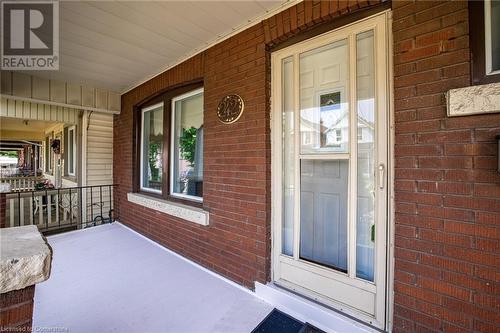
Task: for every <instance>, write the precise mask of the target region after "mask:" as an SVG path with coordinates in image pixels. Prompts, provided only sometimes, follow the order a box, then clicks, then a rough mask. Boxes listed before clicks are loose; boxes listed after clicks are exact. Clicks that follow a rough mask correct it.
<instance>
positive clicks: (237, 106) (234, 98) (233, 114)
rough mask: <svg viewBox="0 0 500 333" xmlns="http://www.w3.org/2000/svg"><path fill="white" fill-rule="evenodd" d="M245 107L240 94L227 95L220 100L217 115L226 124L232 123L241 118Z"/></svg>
mask: <svg viewBox="0 0 500 333" xmlns="http://www.w3.org/2000/svg"><path fill="white" fill-rule="evenodd" d="M244 107H245V104H244V103H243V99H242V98H241V97H240V96H239V95H236V94H233V95H227V96H225V97H224V98H223V99H222V100H221V101H220V102H219V106H218V107H217V117H219V120H220V121H221V122H223V123H224V124H232V123H234V122H236V121H237V120H238V119H240V117H241V115H242V114H243V109H244Z"/></svg>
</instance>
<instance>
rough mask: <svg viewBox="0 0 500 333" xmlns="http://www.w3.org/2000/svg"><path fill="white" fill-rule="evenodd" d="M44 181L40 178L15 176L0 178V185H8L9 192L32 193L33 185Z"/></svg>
mask: <svg viewBox="0 0 500 333" xmlns="http://www.w3.org/2000/svg"><path fill="white" fill-rule="evenodd" d="M42 181H44V178H43V177H42V176H15V177H5V178H0V183H7V184H9V185H10V189H11V191H33V190H34V189H35V185H36V184H37V183H39V182H42Z"/></svg>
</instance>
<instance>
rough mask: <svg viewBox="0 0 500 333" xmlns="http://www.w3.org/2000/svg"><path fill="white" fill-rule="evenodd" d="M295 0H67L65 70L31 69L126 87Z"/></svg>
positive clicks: (60, 77)
mask: <svg viewBox="0 0 500 333" xmlns="http://www.w3.org/2000/svg"><path fill="white" fill-rule="evenodd" d="M294 2H296V1H295V0H251V1H134V2H130V1H61V2H60V9H59V10H60V15H59V17H60V21H59V22H60V23H59V24H60V70H59V71H36V72H35V71H33V72H31V74H33V75H35V76H39V77H43V78H48V79H54V80H61V81H66V82H74V83H77V84H82V85H88V86H93V87H97V88H103V89H107V90H111V91H116V92H119V93H123V92H125V91H127V90H129V89H130V88H132V87H135V86H137V85H138V84H140V83H142V82H144V81H146V80H147V79H149V78H151V77H153V76H154V75H157V74H159V73H161V72H162V71H163V70H165V69H167V68H168V67H170V66H172V65H174V64H176V63H178V62H179V61H180V60H183V59H185V58H187V57H189V56H190V55H193V54H195V53H197V52H199V51H200V50H203V49H205V48H207V47H208V46H209V45H212V44H213V43H214V42H216V41H218V40H221V39H223V38H225V37H227V36H228V35H231V34H232V33H234V32H235V31H238V30H240V29H243V28H244V27H247V26H249V25H251V24H252V23H256V22H258V21H260V20H261V19H262V18H264V17H266V16H269V15H271V14H272V13H275V12H277V11H279V10H281V9H282V8H284V7H288V6H289V5H291V4H292V3H294Z"/></svg>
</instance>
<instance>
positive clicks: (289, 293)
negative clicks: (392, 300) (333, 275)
mask: <svg viewBox="0 0 500 333" xmlns="http://www.w3.org/2000/svg"><path fill="white" fill-rule="evenodd" d="M255 294H256V295H257V296H258V297H259V298H261V299H263V300H264V301H266V302H268V303H270V304H271V305H273V306H274V307H276V308H277V309H278V310H280V311H283V312H285V313H287V314H289V315H291V316H292V317H294V318H297V319H298V320H301V321H303V322H309V323H311V324H312V325H314V326H316V327H318V328H320V329H322V330H324V331H325V332H339V333H343V332H350V333H367V332H370V333H380V332H384V331H383V330H380V329H378V328H376V327H373V326H370V325H368V324H366V323H364V322H361V321H359V320H358V319H356V318H354V317H352V316H349V315H346V314H345V313H342V312H340V311H338V310H336V309H333V308H331V307H329V306H328V305H325V304H322V303H319V302H317V301H315V300H312V299H310V298H308V297H306V296H304V295H299V294H298V293H296V292H294V291H293V290H290V289H288V288H285V287H282V286H279V285H277V284H275V283H272V282H271V283H268V284H262V283H259V282H255Z"/></svg>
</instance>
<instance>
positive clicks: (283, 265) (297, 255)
mask: <svg viewBox="0 0 500 333" xmlns="http://www.w3.org/2000/svg"><path fill="white" fill-rule="evenodd" d="M387 45H388V40H387V24H386V13H383V14H380V15H378V16H375V17H372V18H369V19H366V20H363V21H360V22H357V23H354V24H352V25H349V26H347V27H343V28H341V29H338V30H335V31H332V32H329V33H326V34H323V35H321V36H318V37H315V38H313V39H310V40H307V41H305V42H301V43H298V44H295V45H293V46H290V47H287V48H285V49H282V50H279V51H276V52H274V53H273V54H272V89H273V90H272V132H273V141H272V154H273V159H272V173H273V177H272V179H273V187H272V196H273V242H272V243H273V280H274V282H275V283H277V284H279V285H282V286H284V287H286V288H289V289H293V290H295V291H296V292H298V293H300V294H303V295H305V296H307V297H308V298H311V299H315V300H317V301H318V302H320V303H324V304H326V305H328V306H331V307H334V308H336V309H339V310H341V311H344V312H346V313H348V314H350V315H353V316H355V317H357V318H359V319H361V320H363V321H365V322H368V323H370V324H372V325H374V326H377V327H379V328H385V309H386V306H385V298H386V295H385V294H386V293H385V290H386V250H387V172H386V169H387V161H388V156H387V155H388V154H387V150H388V149H387V144H388V136H389V135H388V133H389V131H388V115H387V114H388V109H389V108H388V98H387V95H388V94H387V90H388V84H387V79H388V74H387V72H388V65H387V61H388V60H387Z"/></svg>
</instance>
